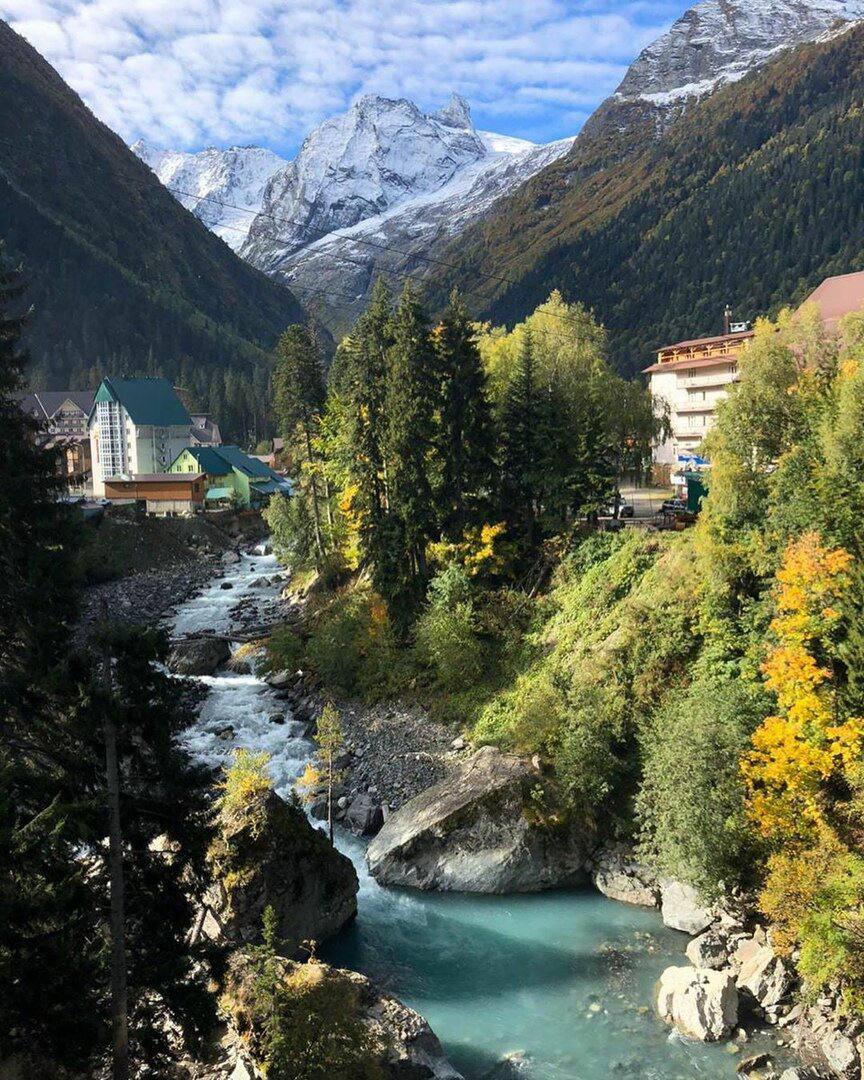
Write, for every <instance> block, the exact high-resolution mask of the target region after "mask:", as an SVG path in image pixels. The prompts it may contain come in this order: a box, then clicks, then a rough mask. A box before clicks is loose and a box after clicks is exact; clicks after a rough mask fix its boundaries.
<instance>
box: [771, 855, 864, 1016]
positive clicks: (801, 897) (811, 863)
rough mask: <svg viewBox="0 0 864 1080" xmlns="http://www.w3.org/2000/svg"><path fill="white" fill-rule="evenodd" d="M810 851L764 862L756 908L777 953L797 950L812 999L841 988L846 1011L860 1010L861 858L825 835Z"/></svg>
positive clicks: (863, 961) (863, 1001)
mask: <svg viewBox="0 0 864 1080" xmlns="http://www.w3.org/2000/svg"><path fill="white" fill-rule="evenodd" d="M822 841H823V842H822V843H820V844H819V845H818V846H817V847H815V848H812V849H806V850H803V851H798V852H794V853H792V852H784V853H781V854H778V855H774V856H772V858H771V859H770V860H769V864H768V865H769V875H768V881H767V884H766V886H765V889H764V890H763V892H762V897H761V906H762V909H763V911H764V912H765V914H766V915H767V916H768V917H769V918H770V919H771V920H772V921H773V923H774V924H775V930H776V939H777V941H778V944H779V946H780V947H781V948H784V947H785V948H791V947H792V946H794V945H796V944H797V945H799V946H800V950H801V952H800V957H799V960H798V970H799V972H800V973H801V975H802V976H803V977H804V979H805V980H806V981H807V984H808V990H809V991H810V993H811V994H813V995H815V994H817V993H818V992H819V991H821V990H823V989H826V988H827V987H830V986H832V985H837V986H841V987H842V988H843V1003H844V1006H845V1008H846V1010H847V1011H849V1012H854V1013H857V1014H859V1015H860V1014H861V1013H862V1011H864V914H862V912H864V858H862V857H861V856H860V855H857V854H852V853H850V852H848V851H846V850H845V849H844V848H843V847H842V846H841V845H839V844H838V843H837V842H836V840H834V839H833V838H832V837H831V836H830V834H826V835H825V836H823V838H822Z"/></svg>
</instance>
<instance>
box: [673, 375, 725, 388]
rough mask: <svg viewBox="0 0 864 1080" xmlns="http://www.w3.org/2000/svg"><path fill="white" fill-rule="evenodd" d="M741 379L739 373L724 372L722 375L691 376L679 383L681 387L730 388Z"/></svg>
mask: <svg viewBox="0 0 864 1080" xmlns="http://www.w3.org/2000/svg"><path fill="white" fill-rule="evenodd" d="M740 378H741V375H740V374H739V372H737V371H724V372H722V373H721V374H720V375H691V376H690V377H689V378H687V379H681V381H680V382H679V383H678V385H679V386H681V387H696V386H728V385H729V384H730V383H736V382H738V380H739V379H740Z"/></svg>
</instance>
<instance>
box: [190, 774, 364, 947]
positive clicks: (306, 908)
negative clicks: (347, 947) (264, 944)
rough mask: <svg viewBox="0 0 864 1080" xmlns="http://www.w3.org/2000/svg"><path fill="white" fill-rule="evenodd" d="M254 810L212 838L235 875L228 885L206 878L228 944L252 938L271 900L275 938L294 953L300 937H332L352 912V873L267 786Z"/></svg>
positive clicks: (324, 840) (354, 897)
mask: <svg viewBox="0 0 864 1080" xmlns="http://www.w3.org/2000/svg"><path fill="white" fill-rule="evenodd" d="M253 809H255V808H253ZM257 810H258V811H259V812H253V813H250V814H248V815H245V816H244V820H243V821H242V822H239V823H238V824H237V825H236V827H234V828H233V829H230V830H228V831H227V833H225V834H223V836H222V837H220V838H219V840H218V841H217V845H219V844H222V845H225V846H226V847H227V850H229V851H230V853H231V857H230V864H231V865H232V867H234V868H235V870H236V871H238V872H237V873H235V874H234V875H233V876H234V877H235V878H239V881H235V882H234V883H233V884H232V885H231V888H230V889H228V888H226V885H225V882H224V881H223V880H221V879H220V880H217V881H216V882H214V884H213V886H212V888H211V890H210V896H209V898H208V899H209V904H210V907H211V909H212V912H213V915H214V918H215V920H216V922H217V923H218V926H219V937H220V938H221V939H222V940H224V941H225V942H226V943H227V944H228V945H245V944H249V943H252V942H255V941H257V940H258V939H259V938H260V935H261V925H262V916H263V914H264V910H265V908H266V907H268V906H272V907H273V909H274V911H275V912H276V916H277V919H278V933H279V936H280V938H282V940H283V942H284V943H285V948H286V951H287V952H288V953H289V954H291V955H294V954H296V952H297V950H298V949H299V946H300V944H301V942H303V941H306V940H309V939H312V940H315V941H323V940H324V939H326V938H328V937H332V935H333V934H336V933H338V931H339V930H341V929H342V927H343V926H345V924H346V923H348V922H350V920H351V919H353V918H354V916H355V915H356V914H357V891H358V889H359V883H358V880H357V873H356V871H355V870H354V866H353V864H352V863H351V860H350V859H348V858H346V856H344V855H342V854H341V853H340V852H338V851H337V850H336V849H335V848H334V847H333V846H332V845H331V843H330V841H329V840H328V839H327V837H326V836H325V835H324V833H323V832H321V831H319V830H318V829H315V828H314V827H313V826H312V825H310V823H309V821H308V820H307V819H306V815H305V814H304V813H303V812H302V810H300V809H299V807H297V806H293V805H290V804H289V803H286V802H285V801H284V800H283V799H281V798H280V797H279V796H278V795H276V794H275V793H274V792H270V793H269V794H268V795H267V796H266V797H264V798H263V799H262V800H261V806H260V807H259V808H257ZM262 821H263V824H258V823H259V822H262ZM253 823H254V825H253ZM217 858H218V847H217Z"/></svg>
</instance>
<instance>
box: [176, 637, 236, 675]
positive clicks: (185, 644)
mask: <svg viewBox="0 0 864 1080" xmlns="http://www.w3.org/2000/svg"><path fill="white" fill-rule="evenodd" d="M230 655H231V649H230V647H229V645H228V642H227V641H224V640H223V639H222V638H190V639H189V640H188V641H178V642H177V644H176V645H174V646H173V647H172V649H171V652H170V653H169V654H168V670H169V671H173V672H174V674H175V675H212V674H213V672H214V671H216V670H217V668H219V667H221V666H222V665H223V664H224V663H226V661H227V660H228V658H229V657H230Z"/></svg>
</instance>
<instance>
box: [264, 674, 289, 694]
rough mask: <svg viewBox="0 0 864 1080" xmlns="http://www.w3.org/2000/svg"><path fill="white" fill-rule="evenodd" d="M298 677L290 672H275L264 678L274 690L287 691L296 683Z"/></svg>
mask: <svg viewBox="0 0 864 1080" xmlns="http://www.w3.org/2000/svg"><path fill="white" fill-rule="evenodd" d="M296 678H297V676H296V675H294V674H293V673H292V672H290V671H274V672H272V673H271V674H270V675H265V676H264V682H266V683H267V685H268V686H269V687H271V688H272V689H273V690H287V689H288V687H289V686H292V685H293V684H294V682H295V681H296Z"/></svg>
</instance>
